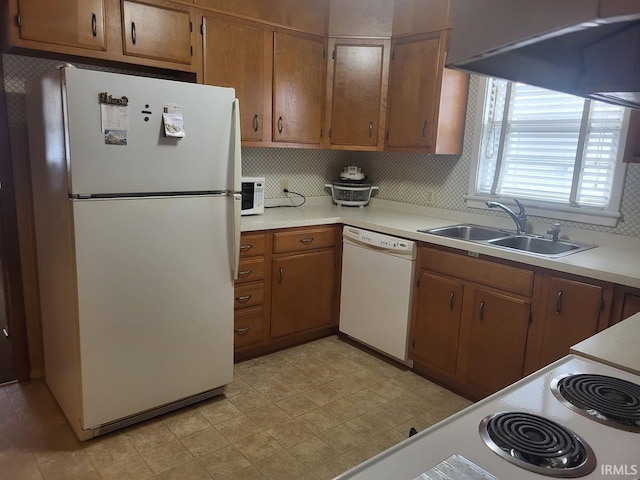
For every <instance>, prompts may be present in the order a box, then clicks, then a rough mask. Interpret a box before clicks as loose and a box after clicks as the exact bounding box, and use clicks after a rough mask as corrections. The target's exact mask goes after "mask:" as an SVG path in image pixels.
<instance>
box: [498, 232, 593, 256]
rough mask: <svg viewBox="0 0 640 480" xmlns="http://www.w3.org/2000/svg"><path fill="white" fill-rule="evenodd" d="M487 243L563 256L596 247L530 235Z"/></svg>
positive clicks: (541, 253) (515, 236)
mask: <svg viewBox="0 0 640 480" xmlns="http://www.w3.org/2000/svg"><path fill="white" fill-rule="evenodd" d="M487 243H489V244H491V245H496V246H500V247H507V248H513V249H515V250H520V251H523V252H527V253H537V254H540V255H546V256H562V255H568V254H569V253H575V252H577V251H580V250H587V249H589V248H594V247H595V246H596V245H592V244H586V243H578V242H572V241H568V240H552V239H550V238H542V237H535V236H530V235H514V236H511V237H505V238H497V239H493V240H488V241H487Z"/></svg>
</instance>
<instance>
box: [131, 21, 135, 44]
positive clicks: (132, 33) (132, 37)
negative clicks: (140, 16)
mask: <svg viewBox="0 0 640 480" xmlns="http://www.w3.org/2000/svg"><path fill="white" fill-rule="evenodd" d="M131 43H133V44H134V45H135V44H136V22H131Z"/></svg>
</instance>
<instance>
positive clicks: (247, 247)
mask: <svg viewBox="0 0 640 480" xmlns="http://www.w3.org/2000/svg"><path fill="white" fill-rule="evenodd" d="M252 248H253V245H240V251H241V252H246V251H247V250H251V249H252Z"/></svg>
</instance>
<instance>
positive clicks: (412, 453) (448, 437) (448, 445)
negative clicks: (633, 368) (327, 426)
mask: <svg viewBox="0 0 640 480" xmlns="http://www.w3.org/2000/svg"><path fill="white" fill-rule="evenodd" d="M579 373H592V374H600V375H607V376H611V377H616V378H620V379H623V380H627V381H629V382H632V383H635V384H639V385H640V376H637V375H634V374H631V373H628V372H625V371H622V370H619V369H616V368H613V367H610V366H607V365H604V364H601V363H597V362H594V361H592V360H589V359H586V358H580V357H577V356H575V355H568V356H566V357H564V358H562V359H561V360H558V361H557V362H555V363H553V364H551V365H549V366H547V367H545V368H543V369H541V370H539V371H538V372H535V373H534V374H532V375H530V376H528V377H526V378H524V379H522V380H521V381H519V382H517V383H515V384H513V385H511V386H509V387H507V388H505V389H503V390H501V391H500V392H497V393H496V394H494V395H492V396H490V397H487V398H485V399H484V400H481V401H479V402H477V403H475V404H474V405H472V406H470V407H468V408H466V409H465V410H463V411H461V412H459V413H457V414H455V415H453V416H451V417H449V418H448V419H446V420H444V421H442V422H440V423H438V424H436V425H434V426H433V427H431V428H429V429H427V430H424V431H423V432H420V433H419V434H417V435H415V436H413V437H411V438H408V439H407V440H405V441H403V442H402V443H400V444H398V445H396V446H394V447H392V448H390V449H388V450H386V451H384V452H382V453H380V454H379V455H377V456H375V457H373V458H372V459H370V460H367V461H366V462H364V463H362V464H360V465H358V466H357V467H355V468H353V469H351V470H349V471H347V472H345V473H344V474H343V475H341V476H340V477H338V479H339V480H347V479H349V480H356V479H358V480H360V479H361V480H364V479H367V480H371V479H394V480H403V479H414V478H416V477H418V476H420V475H422V474H423V473H424V472H426V471H427V470H429V469H431V468H432V467H434V466H435V465H437V464H439V463H440V462H442V461H443V460H445V459H447V458H449V457H451V456H452V455H462V456H463V457H464V458H466V459H468V460H470V461H471V462H472V463H474V464H475V465H477V466H479V467H480V468H482V469H484V470H485V471H487V472H488V473H490V474H491V475H493V476H495V477H497V478H499V479H501V480H513V479H518V480H526V479H537V480H542V479H544V478H554V477H550V476H546V475H540V474H537V473H533V472H530V471H527V470H525V469H523V468H521V467H519V466H516V465H513V464H511V463H509V462H508V461H506V460H504V459H503V458H501V457H500V456H498V455H497V454H496V453H494V452H493V451H492V450H491V449H490V448H489V447H487V445H485V443H484V442H483V440H482V439H481V438H480V434H479V431H478V428H479V424H480V422H481V421H482V419H483V418H484V417H486V416H488V415H491V414H494V413H498V412H525V413H532V414H535V415H538V416H541V417H545V418H547V419H549V420H552V421H554V422H556V423H558V424H560V425H562V426H564V427H567V428H568V429H570V430H572V431H573V432H575V433H576V434H577V435H579V436H580V437H582V438H583V439H584V440H585V441H586V442H587V443H588V444H589V445H590V446H591V448H592V449H593V451H594V452H595V457H596V462H597V464H596V468H595V470H593V471H592V472H591V473H590V474H588V475H586V476H581V477H579V478H582V479H589V480H591V479H596V478H597V479H601V480H602V479H625V480H637V479H639V478H640V433H634V432H629V431H625V430H620V429H617V428H613V427H611V426H608V425H604V424H602V423H598V422H596V421H594V420H591V419H590V418H586V417H585V416H582V415H580V414H578V413H576V412H574V411H572V410H571V409H569V408H568V407H566V406H565V405H563V404H562V403H561V402H560V401H559V400H558V399H557V398H556V397H555V396H554V394H553V393H552V391H551V388H550V385H551V383H552V381H553V380H554V378H556V377H558V376H561V375H567V374H579Z"/></svg>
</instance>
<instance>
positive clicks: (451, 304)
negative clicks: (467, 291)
mask: <svg viewBox="0 0 640 480" xmlns="http://www.w3.org/2000/svg"><path fill="white" fill-rule="evenodd" d="M455 296H456V294H455V292H451V293H450V294H449V310H451V311H453V299H454V298H455Z"/></svg>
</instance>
